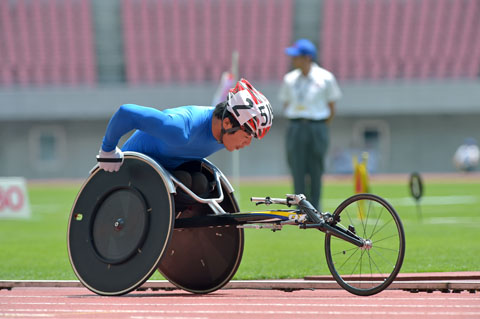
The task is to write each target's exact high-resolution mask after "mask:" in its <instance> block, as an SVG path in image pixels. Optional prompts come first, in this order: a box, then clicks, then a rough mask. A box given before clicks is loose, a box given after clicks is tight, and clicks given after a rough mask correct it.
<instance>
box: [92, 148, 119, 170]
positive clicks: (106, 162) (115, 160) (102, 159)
mask: <svg viewBox="0 0 480 319" xmlns="http://www.w3.org/2000/svg"><path fill="white" fill-rule="evenodd" d="M97 162H98V167H100V168H101V169H103V170H105V171H107V172H118V170H119V169H120V166H122V164H123V153H122V151H121V150H120V149H119V148H118V147H115V149H114V150H113V151H110V152H105V151H104V150H102V149H100V152H99V153H98V155H97Z"/></svg>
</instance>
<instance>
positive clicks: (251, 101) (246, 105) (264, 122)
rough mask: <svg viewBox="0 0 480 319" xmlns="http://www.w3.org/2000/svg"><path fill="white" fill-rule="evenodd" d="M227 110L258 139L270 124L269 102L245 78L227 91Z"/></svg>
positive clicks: (270, 109)
mask: <svg viewBox="0 0 480 319" xmlns="http://www.w3.org/2000/svg"><path fill="white" fill-rule="evenodd" d="M227 110H228V111H229V112H230V113H232V115H233V116H234V117H235V118H236V119H237V121H238V123H240V125H243V126H244V127H246V128H247V129H248V130H249V131H251V132H252V133H253V135H254V136H255V137H256V138H258V139H261V138H263V137H264V136H265V135H266V134H267V132H268V130H269V129H270V127H271V126H272V120H273V112H272V106H271V105H270V102H268V100H267V98H266V97H265V96H264V95H263V94H262V93H261V92H260V91H258V90H256V89H255V88H254V87H253V86H252V85H251V84H250V83H249V82H248V81H247V80H245V79H241V80H240V81H238V82H237V84H236V85H235V87H234V88H233V89H230V91H229V92H228V96H227Z"/></svg>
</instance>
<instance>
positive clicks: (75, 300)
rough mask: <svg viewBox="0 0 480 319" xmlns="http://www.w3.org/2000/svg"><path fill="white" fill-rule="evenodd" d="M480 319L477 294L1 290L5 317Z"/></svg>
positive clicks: (0, 308) (0, 303) (1, 309)
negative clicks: (109, 294) (118, 293)
mask: <svg viewBox="0 0 480 319" xmlns="http://www.w3.org/2000/svg"><path fill="white" fill-rule="evenodd" d="M3 317H14V318H132V319H160V318H170V319H183V318H190V319H191V318H195V319H205V318H228V319H237V318H238V319H250V318H256V319H263V318H275V319H283V318H295V319H297V318H298V319H302V318H349V319H350V318H354V319H362V318H379V319H380V318H382V319H384V318H389V319H390V318H409V319H410V318H421V319H428V318H432V319H433V318H435V319H441V318H449V319H458V318H469V319H472V318H480V294H478V293H468V292H462V293H441V292H433V293H410V292H406V291H401V290H386V291H383V292H382V293H380V294H378V295H375V296H370V297H358V296H354V295H351V294H350V293H348V292H346V291H343V290H314V291H312V290H299V291H294V292H283V291H278V290H250V289H241V290H240V289H223V290H220V291H217V292H214V293H211V294H208V295H193V294H190V293H186V292H183V291H181V290H175V291H170V292H167V291H135V292H132V293H130V294H127V295H125V296H121V297H102V296H98V295H95V294H93V293H91V292H90V291H88V290H86V289H84V288H13V289H12V290H6V289H4V290H0V318H3Z"/></svg>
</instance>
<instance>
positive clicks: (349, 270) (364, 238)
mask: <svg viewBox="0 0 480 319" xmlns="http://www.w3.org/2000/svg"><path fill="white" fill-rule="evenodd" d="M194 164H195V165H192V168H191V169H192V170H199V171H201V172H202V173H203V174H205V175H206V177H207V178H208V180H209V181H210V184H211V186H212V187H211V191H210V192H209V194H207V195H206V196H202V197H200V196H198V195H197V194H195V193H194V192H192V191H191V190H190V189H189V188H187V187H186V186H185V185H184V184H183V183H182V182H180V181H179V180H178V179H177V178H175V177H174V176H173V175H172V174H171V173H170V172H168V171H167V170H165V169H164V168H163V167H162V166H161V165H159V164H158V163H157V162H156V161H154V160H153V159H151V158H150V157H148V156H146V155H144V154H141V153H136V152H125V153H124V163H123V165H122V166H121V168H120V170H119V171H118V172H116V173H108V172H105V171H103V170H101V169H99V168H98V165H97V166H95V167H94V168H93V169H92V170H91V171H90V175H89V177H88V178H87V180H86V181H85V182H84V184H83V185H82V187H81V189H80V191H79V193H78V195H77V197H76V199H75V202H74V204H73V207H72V210H71V213H70V217H69V221H68V234H67V241H68V243H67V244H68V255H69V259H70V263H71V265H72V268H73V270H74V272H75V274H76V276H77V277H78V279H79V280H80V282H81V283H82V284H83V285H84V286H85V287H86V288H88V289H89V290H91V291H93V292H95V293H97V294H100V295H122V294H126V293H128V292H130V291H132V290H135V289H137V288H139V287H140V286H141V285H142V284H143V283H144V282H145V281H147V280H148V279H149V278H150V277H151V276H152V275H153V273H154V272H155V271H157V270H158V271H160V273H161V274H162V275H163V276H164V277H165V278H166V279H167V280H168V281H170V282H171V283H172V284H173V285H175V286H176V287H178V288H180V289H183V290H186V291H189V292H192V293H198V294H205V293H210V292H213V291H215V290H217V289H220V288H222V287H223V286H225V285H226V284H227V283H228V282H229V281H230V280H231V279H232V277H233V276H234V275H235V272H236V271H237V269H238V267H239V265H240V262H241V259H242V254H243V247H244V228H270V229H272V230H279V229H281V228H282V227H284V226H287V225H292V226H297V227H298V228H300V229H305V230H306V229H316V230H320V231H322V232H324V233H325V255H326V261H327V264H328V268H329V270H330V272H331V274H332V276H333V278H334V279H335V280H336V281H337V283H338V284H339V285H340V286H341V287H342V288H344V289H346V290H347V291H349V292H351V293H353V294H356V295H362V296H368V295H373V294H376V293H379V292H381V291H382V290H384V289H385V288H387V287H388V286H389V285H390V284H391V283H392V282H393V280H394V279H395V278H396V276H397V274H398V272H399V271H400V268H401V266H402V263H403V258H404V254H405V235H404V230H403V226H402V222H401V220H400V218H399V216H398V214H397V213H396V211H395V210H394V208H393V207H392V206H391V205H390V204H389V203H388V202H387V201H385V200H384V199H382V198H380V197H378V196H376V195H372V194H357V195H353V196H352V197H349V198H347V199H346V200H345V201H343V202H342V203H341V204H340V205H339V206H338V207H337V208H336V210H335V211H334V212H333V213H327V212H325V213H322V212H318V211H317V210H316V209H315V208H314V207H313V206H312V205H311V204H310V203H309V202H308V201H307V199H306V198H305V196H303V195H301V194H294V195H286V197H285V198H270V197H253V198H251V200H252V201H253V202H256V203H257V205H261V204H263V205H270V204H282V205H286V206H287V208H286V209H271V210H263V211H254V212H240V211H239V207H238V204H237V202H236V200H235V197H234V195H233V188H232V186H231V184H230V183H229V182H228V180H227V179H226V177H225V176H224V175H223V174H222V173H221V172H220V170H218V168H216V167H215V166H214V165H213V164H212V163H210V162H209V161H207V160H201V161H196V162H195V163H194ZM185 194H186V195H188V196H187V197H188V199H187V200H185ZM180 195H184V196H183V197H182V196H180ZM379 277H380V278H381V279H378V278H379Z"/></svg>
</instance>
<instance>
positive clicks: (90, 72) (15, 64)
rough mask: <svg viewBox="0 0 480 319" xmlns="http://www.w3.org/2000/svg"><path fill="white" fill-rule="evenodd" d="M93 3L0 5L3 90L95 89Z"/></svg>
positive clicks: (52, 0)
mask: <svg viewBox="0 0 480 319" xmlns="http://www.w3.org/2000/svg"><path fill="white" fill-rule="evenodd" d="M90 11H91V9H90V0H49V1H27V0H17V1H0V57H2V58H1V59H0V70H1V71H0V85H2V86H15V85H19V86H32V85H33V86H49V85H93V84H95V82H96V71H95V67H96V66H95V50H94V39H93V30H92V17H91V12H90Z"/></svg>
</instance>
